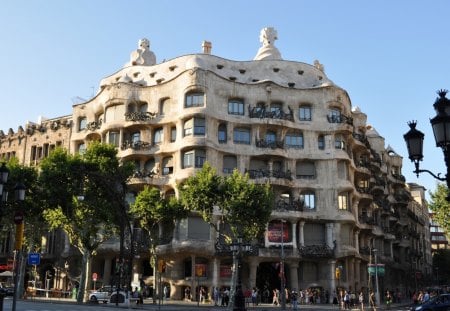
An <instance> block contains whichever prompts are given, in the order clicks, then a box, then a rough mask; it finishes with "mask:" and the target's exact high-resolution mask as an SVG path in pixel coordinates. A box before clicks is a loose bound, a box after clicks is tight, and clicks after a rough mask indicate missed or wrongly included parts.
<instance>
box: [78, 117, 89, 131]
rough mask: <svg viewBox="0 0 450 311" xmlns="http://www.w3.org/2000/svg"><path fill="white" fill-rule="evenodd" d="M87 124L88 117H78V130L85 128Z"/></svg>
mask: <svg viewBox="0 0 450 311" xmlns="http://www.w3.org/2000/svg"><path fill="white" fill-rule="evenodd" d="M86 125H87V119H86V117H82V118H80V119H78V130H79V131H82V130H85V129H86Z"/></svg>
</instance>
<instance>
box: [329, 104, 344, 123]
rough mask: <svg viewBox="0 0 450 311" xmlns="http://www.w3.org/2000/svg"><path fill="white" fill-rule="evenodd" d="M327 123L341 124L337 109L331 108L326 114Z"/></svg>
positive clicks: (339, 113)
mask: <svg viewBox="0 0 450 311" xmlns="http://www.w3.org/2000/svg"><path fill="white" fill-rule="evenodd" d="M328 122H330V123H341V111H340V110H339V109H337V108H331V109H330V111H329V113H328Z"/></svg>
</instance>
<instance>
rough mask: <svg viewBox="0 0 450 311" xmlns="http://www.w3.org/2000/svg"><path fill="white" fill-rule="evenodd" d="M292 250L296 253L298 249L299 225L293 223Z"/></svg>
mask: <svg viewBox="0 0 450 311" xmlns="http://www.w3.org/2000/svg"><path fill="white" fill-rule="evenodd" d="M292 248H293V249H294V253H296V249H297V224H296V223H295V222H293V223H292Z"/></svg>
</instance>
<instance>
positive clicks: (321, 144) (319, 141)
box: [317, 135, 325, 150]
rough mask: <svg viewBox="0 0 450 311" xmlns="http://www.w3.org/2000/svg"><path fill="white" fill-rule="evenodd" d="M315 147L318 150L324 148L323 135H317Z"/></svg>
mask: <svg viewBox="0 0 450 311" xmlns="http://www.w3.org/2000/svg"><path fill="white" fill-rule="evenodd" d="M317 148H319V149H320V150H324V149H325V137H324V136H323V135H319V137H317Z"/></svg>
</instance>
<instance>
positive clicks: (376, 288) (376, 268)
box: [372, 248, 381, 305]
mask: <svg viewBox="0 0 450 311" xmlns="http://www.w3.org/2000/svg"><path fill="white" fill-rule="evenodd" d="M372 251H373V255H374V257H375V291H376V292H375V302H376V303H377V304H379V305H380V304H381V301H380V289H379V287H378V262H377V252H378V250H377V249H376V248H375V249H373V250H372Z"/></svg>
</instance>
